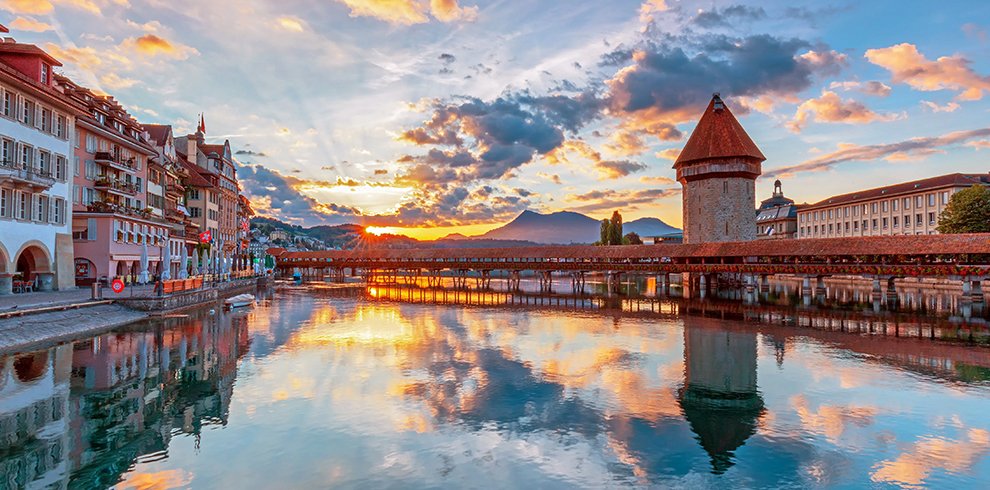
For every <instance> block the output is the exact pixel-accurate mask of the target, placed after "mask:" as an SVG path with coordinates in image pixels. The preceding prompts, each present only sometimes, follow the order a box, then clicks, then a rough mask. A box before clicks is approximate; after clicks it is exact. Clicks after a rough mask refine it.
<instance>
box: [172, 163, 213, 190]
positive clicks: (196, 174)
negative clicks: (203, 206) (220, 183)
mask: <svg viewBox="0 0 990 490" xmlns="http://www.w3.org/2000/svg"><path fill="white" fill-rule="evenodd" d="M179 162H181V163H182V165H183V166H184V167H186V170H188V171H189V177H188V178H187V180H186V183H187V184H189V185H191V186H193V187H205V188H209V187H213V184H211V183H210V181H208V180H206V179H205V178H204V177H203V176H202V175H201V174H200V171H201V169H200V168H199V165H196V164H195V163H192V162H190V161H189V160H186V159H185V158H179Z"/></svg>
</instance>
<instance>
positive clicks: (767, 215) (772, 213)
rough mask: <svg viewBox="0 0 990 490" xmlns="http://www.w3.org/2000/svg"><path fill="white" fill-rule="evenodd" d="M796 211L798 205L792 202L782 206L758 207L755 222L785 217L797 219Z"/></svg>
mask: <svg viewBox="0 0 990 490" xmlns="http://www.w3.org/2000/svg"><path fill="white" fill-rule="evenodd" d="M797 212H798V206H795V205H794V203H793V202H792V203H790V204H785V205H783V206H774V207H769V208H760V209H758V210H757V213H756V224H760V223H763V222H766V221H774V220H778V219H785V218H789V219H797Z"/></svg>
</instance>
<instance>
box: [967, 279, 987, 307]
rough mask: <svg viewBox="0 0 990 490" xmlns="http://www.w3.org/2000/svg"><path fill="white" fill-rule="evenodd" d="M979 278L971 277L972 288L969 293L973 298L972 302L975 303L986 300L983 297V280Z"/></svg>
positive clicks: (981, 302)
mask: <svg viewBox="0 0 990 490" xmlns="http://www.w3.org/2000/svg"><path fill="white" fill-rule="evenodd" d="M981 279H982V278H981ZM981 279H973V290H972V291H970V293H969V294H970V296H972V298H973V299H972V301H973V303H976V304H983V302H984V301H986V299H985V298H984V297H983V281H982V280H981Z"/></svg>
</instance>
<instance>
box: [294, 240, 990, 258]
mask: <svg viewBox="0 0 990 490" xmlns="http://www.w3.org/2000/svg"><path fill="white" fill-rule="evenodd" d="M938 254H990V233H977V234H960V235H904V236H884V237H860V238H808V239H804V238H802V239H793V240H759V241H751V242H725V243H699V244H669V243H667V244H658V245H624V246H611V247H596V246H590V245H577V246H540V247H512V248H428V249H408V250H392V249H369V250H327V251H319V252H285V253H283V254H282V255H280V257H281V258H299V259H328V258H332V259H351V260H362V259H383V258H388V259H407V260H418V259H446V258H451V259H453V258H459V259H474V258H558V259H595V258H603V259H625V258H629V259H634V258H645V257H671V258H699V257H757V256H764V257H766V256H794V257H820V256H855V255H938Z"/></svg>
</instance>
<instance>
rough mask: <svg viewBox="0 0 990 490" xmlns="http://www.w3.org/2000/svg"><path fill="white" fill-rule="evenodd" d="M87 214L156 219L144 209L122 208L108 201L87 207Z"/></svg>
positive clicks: (95, 202) (94, 203)
mask: <svg viewBox="0 0 990 490" xmlns="http://www.w3.org/2000/svg"><path fill="white" fill-rule="evenodd" d="M86 212H89V213H107V214H122V215H125V216H135V217H138V218H143V219H154V218H155V215H154V214H152V213H151V212H149V211H147V210H144V209H137V208H129V207H127V206H122V205H120V204H114V203H112V202H107V201H94V202H92V203H90V204H87V205H86Z"/></svg>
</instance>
